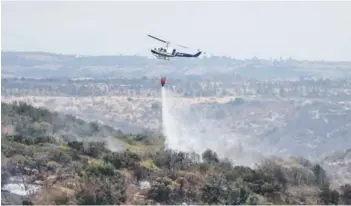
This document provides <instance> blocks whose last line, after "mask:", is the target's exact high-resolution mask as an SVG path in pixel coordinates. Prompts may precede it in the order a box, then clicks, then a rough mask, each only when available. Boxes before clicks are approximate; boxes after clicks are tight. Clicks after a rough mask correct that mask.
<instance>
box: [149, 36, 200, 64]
mask: <svg viewBox="0 0 351 206" xmlns="http://www.w3.org/2000/svg"><path fill="white" fill-rule="evenodd" d="M148 36H149V37H151V38H153V39H156V40H158V41H160V42H163V43H165V44H166V46H165V47H160V48H153V49H151V53H152V54H153V55H154V56H156V58H158V59H162V60H170V58H173V57H187V58H191V57H198V56H200V55H201V53H202V52H201V51H200V50H198V52H197V53H196V54H187V53H182V52H177V50H176V49H174V48H171V47H168V45H169V44H170V42H169V41H165V40H163V39H160V38H157V37H155V36H152V35H150V34H148ZM177 46H179V47H183V48H188V47H186V46H182V45H177Z"/></svg>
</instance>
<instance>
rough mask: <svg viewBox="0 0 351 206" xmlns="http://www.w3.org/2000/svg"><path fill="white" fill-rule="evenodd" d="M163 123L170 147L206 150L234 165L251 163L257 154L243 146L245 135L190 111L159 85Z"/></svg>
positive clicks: (184, 103) (199, 152)
mask: <svg viewBox="0 0 351 206" xmlns="http://www.w3.org/2000/svg"><path fill="white" fill-rule="evenodd" d="M162 126H163V133H164V135H165V136H166V141H165V146H166V147H167V148H169V149H173V150H178V151H183V152H195V153H198V154H202V153H203V152H204V151H205V150H206V149H211V150H212V151H215V152H216V153H217V154H218V156H219V157H221V158H229V159H231V160H233V161H234V163H235V164H240V165H246V166H253V164H254V163H257V161H258V156H257V155H254V153H253V152H250V150H249V147H248V145H245V143H246V142H245V137H238V136H236V135H235V133H233V132H232V131H230V129H229V127H228V126H227V125H220V124H219V122H218V121H216V120H215V119H210V118H206V115H205V114H204V112H199V111H197V112H196V111H194V110H193V111H192V109H191V108H190V104H189V103H188V102H185V101H183V102H182V101H181V100H180V98H177V95H176V94H174V93H173V92H172V91H170V90H168V89H167V88H165V87H162Z"/></svg>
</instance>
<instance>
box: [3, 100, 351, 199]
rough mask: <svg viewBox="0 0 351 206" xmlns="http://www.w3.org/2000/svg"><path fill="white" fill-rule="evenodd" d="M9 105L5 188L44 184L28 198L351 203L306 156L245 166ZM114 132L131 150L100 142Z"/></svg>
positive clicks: (350, 191)
mask: <svg viewBox="0 0 351 206" xmlns="http://www.w3.org/2000/svg"><path fill="white" fill-rule="evenodd" d="M1 107H2V137H1V138H2V145H1V147H2V167H1V169H2V188H6V187H5V186H6V185H7V183H9V181H11V178H12V179H13V178H14V177H17V179H20V180H22V182H24V183H25V185H27V187H29V186H30V185H37V186H38V188H39V189H37V190H35V191H33V192H32V194H29V195H26V199H25V200H27V201H30V202H32V203H34V204H42V205H43V204H90V205H94V204H156V203H160V204H181V203H187V204H270V203H271V204H338V203H339V204H351V186H350V185H345V186H342V187H340V188H337V189H336V190H334V189H331V188H330V181H329V180H328V178H327V174H326V173H325V171H324V169H323V168H322V167H321V166H320V165H318V164H312V163H311V162H309V161H307V160H305V159H301V158H287V159H280V158H275V159H269V160H266V161H263V162H262V163H261V164H259V165H257V167H255V168H249V167H243V166H240V165H233V164H232V163H231V161H230V160H229V159H219V158H218V157H217V154H216V153H215V152H213V151H211V150H207V151H206V152H204V153H203V154H201V155H198V154H194V153H191V154H188V153H183V152H176V151H171V150H164V149H163V143H162V141H163V138H162V137H154V136H150V135H141V134H140V135H126V134H122V133H121V132H118V131H115V130H114V129H112V128H110V127H106V126H103V125H101V124H99V123H87V122H85V121H82V120H78V119H75V118H74V117H72V116H67V115H62V114H59V113H52V112H49V111H48V110H46V109H42V108H34V107H32V106H30V105H27V104H25V103H18V104H6V103H2V105H1ZM86 137H89V138H87V140H89V141H88V142H87V141H84V140H86ZM107 137H110V138H111V139H116V140H118V142H119V143H120V144H123V145H124V148H125V149H126V150H120V151H111V150H109V149H107V147H106V146H107V143H108V142H107V143H106V142H104V141H97V140H100V139H104V138H107ZM82 141H83V142H82ZM18 177H19V178H18ZM3 195H4V193H3V192H2V197H3ZM10 199H11V198H7V200H10ZM2 201H4V200H3V199H2ZM2 203H3V204H6V203H7V204H15V203H11V202H2ZM27 203H28V202H27Z"/></svg>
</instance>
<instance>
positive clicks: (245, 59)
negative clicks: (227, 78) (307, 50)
mask: <svg viewBox="0 0 351 206" xmlns="http://www.w3.org/2000/svg"><path fill="white" fill-rule="evenodd" d="M3 52H7V53H44V54H52V55H64V56H76V57H77V56H79V57H106V56H109V57H114V56H115V57H117V56H124V57H144V58H147V59H150V60H157V59H154V58H153V56H147V55H141V54H122V53H121V54H117V53H116V54H95V55H86V54H79V53H75V54H74V53H61V52H50V51H35V50H32V51H28V50H22V51H21V50H3V49H1V53H3ZM211 57H225V58H229V59H233V60H239V61H247V60H254V59H256V60H264V61H278V62H279V61H297V62H325V63H326V62H330V63H351V60H324V59H321V60H309V59H297V58H293V57H291V56H289V57H282V56H280V57H271V58H260V57H257V56H253V57H251V58H244V59H239V58H236V57H233V56H220V55H209V56H200V57H198V58H197V59H204V58H211ZM175 59H179V58H175Z"/></svg>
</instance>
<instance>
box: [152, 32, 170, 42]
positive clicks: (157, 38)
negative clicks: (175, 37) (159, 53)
mask: <svg viewBox="0 0 351 206" xmlns="http://www.w3.org/2000/svg"><path fill="white" fill-rule="evenodd" d="M148 36H149V37H151V38H153V39H156V40H158V41H160V42H163V43H165V44H169V42H168V41H165V40H162V39H160V38H157V37H155V36H152V35H150V34H148Z"/></svg>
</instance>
